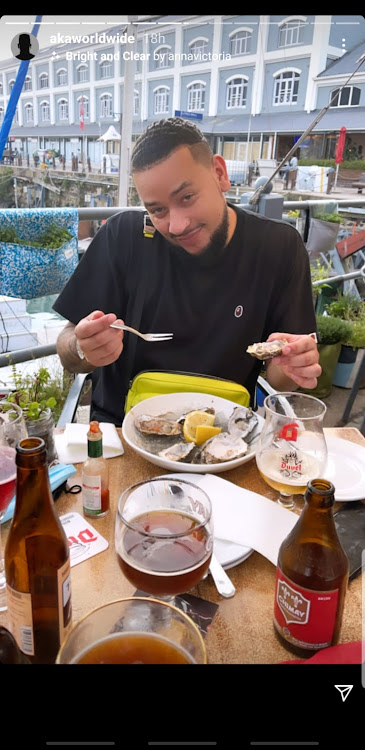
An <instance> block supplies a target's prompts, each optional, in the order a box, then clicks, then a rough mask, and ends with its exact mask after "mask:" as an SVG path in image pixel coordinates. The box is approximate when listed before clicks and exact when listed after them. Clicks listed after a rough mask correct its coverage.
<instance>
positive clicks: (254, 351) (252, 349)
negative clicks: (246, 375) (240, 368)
mask: <svg viewBox="0 0 365 750" xmlns="http://www.w3.org/2000/svg"><path fill="white" fill-rule="evenodd" d="M287 343H288V341H287V340H286V339H274V340H273V341H261V342H259V343H257V344H251V346H248V347H247V349H246V352H247V353H248V354H251V356H252V357H256V358H257V359H272V358H273V357H277V356H278V355H279V354H281V352H282V350H283V349H284V346H286V345H287Z"/></svg>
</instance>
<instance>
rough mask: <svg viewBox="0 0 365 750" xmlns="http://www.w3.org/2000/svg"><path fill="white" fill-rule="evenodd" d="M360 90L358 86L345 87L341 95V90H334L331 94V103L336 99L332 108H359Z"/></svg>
mask: <svg viewBox="0 0 365 750" xmlns="http://www.w3.org/2000/svg"><path fill="white" fill-rule="evenodd" d="M360 93H361V91H360V89H359V88H357V86H345V87H344V88H343V89H342V91H341V93H340V95H339V89H334V90H333V91H331V93H330V101H331V99H332V97H335V99H334V100H333V102H332V104H331V107H357V105H358V104H359V103H360Z"/></svg>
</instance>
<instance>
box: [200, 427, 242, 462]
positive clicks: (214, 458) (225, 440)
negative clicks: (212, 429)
mask: <svg viewBox="0 0 365 750" xmlns="http://www.w3.org/2000/svg"><path fill="white" fill-rule="evenodd" d="M245 453H247V443H245V441H244V440H242V438H241V437H240V436H239V435H232V434H231V433H230V432H221V433H220V434H219V435H215V436H214V437H212V438H210V439H209V440H207V442H206V443H203V445H201V446H200V449H199V451H198V452H197V454H196V456H195V458H194V459H193V463H195V464H200V463H201V464H219V463H222V462H223V461H233V460H234V459H235V458H240V457H241V456H244V455H245Z"/></svg>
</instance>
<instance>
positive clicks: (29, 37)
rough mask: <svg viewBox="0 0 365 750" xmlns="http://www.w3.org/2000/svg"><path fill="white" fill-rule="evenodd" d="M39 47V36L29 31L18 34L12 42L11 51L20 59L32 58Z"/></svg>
mask: <svg viewBox="0 0 365 750" xmlns="http://www.w3.org/2000/svg"><path fill="white" fill-rule="evenodd" d="M38 49H39V43H38V40H37V37H35V36H34V34H28V32H22V33H21V34H17V35H16V36H15V37H14V39H13V40H12V42H11V51H12V53H13V55H14V57H16V58H17V59H18V60H32V59H33V57H34V56H35V55H36V54H37V52H38Z"/></svg>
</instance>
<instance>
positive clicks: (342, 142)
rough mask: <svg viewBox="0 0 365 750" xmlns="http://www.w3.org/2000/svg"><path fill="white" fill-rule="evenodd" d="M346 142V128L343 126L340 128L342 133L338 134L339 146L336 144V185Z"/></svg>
mask: <svg viewBox="0 0 365 750" xmlns="http://www.w3.org/2000/svg"><path fill="white" fill-rule="evenodd" d="M345 142H346V128H345V127H342V128H341V130H340V134H339V136H338V141H337V146H336V154H335V162H336V165H337V166H336V175H335V186H336V185H337V177H338V170H339V166H340V164H341V162H342V161H343V152H344V150H345Z"/></svg>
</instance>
